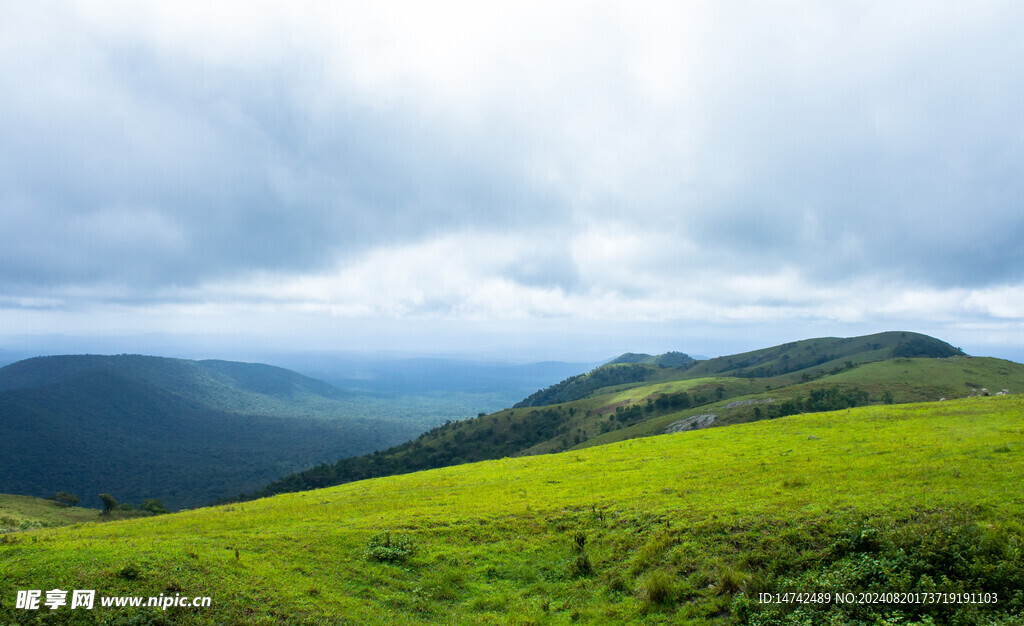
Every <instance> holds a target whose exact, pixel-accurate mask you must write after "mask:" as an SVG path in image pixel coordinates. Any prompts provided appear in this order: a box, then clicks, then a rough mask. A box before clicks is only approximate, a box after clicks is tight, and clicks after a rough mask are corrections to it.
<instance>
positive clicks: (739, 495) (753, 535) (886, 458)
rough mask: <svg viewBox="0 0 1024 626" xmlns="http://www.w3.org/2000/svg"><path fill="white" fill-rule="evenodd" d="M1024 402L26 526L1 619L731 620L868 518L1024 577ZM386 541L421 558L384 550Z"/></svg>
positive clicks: (947, 407)
mask: <svg viewBox="0 0 1024 626" xmlns="http://www.w3.org/2000/svg"><path fill="white" fill-rule="evenodd" d="M1022 411H1024V399H1022V398H1020V397H1014V396H1007V397H1000V398H976V399H970V400H961V401H955V402H944V403H928V404H908V405H897V406H873V407H863V408H858V409H851V410H848V411H839V412H833V413H819V414H805V415H797V416H792V417H787V418H781V419H778V420H772V421H767V422H758V423H755V424H744V425H738V426H732V427H728V428H717V429H708V430H703V431H697V432H689V433H680V434H674V435H665V436H660V437H650V438H645V439H637V440H631V441H624V442H621V443H616V444H611V445H607V446H601V447H596V448H589V449H586V450H579V451H570V452H566V453H563V454H556V455H546V456H537V457H519V458H510V459H502V460H497V461H488V462H483V463H477V464H471V465H462V466H456V467H449V468H443V469H438V470H432V471H425V472H419V473H415V474H408V475H402V476H393V477H388V478H381V479H374V480H367V481H361V482H356V483H350V484H346V485H342V486H338V487H333V488H328V489H323V490H318V491H312V492H304V493H294V494H285V495H280V496H276V497H273V498H268V499H264V500H258V501H253V502H247V503H244V504H236V505H230V506H222V507H214V508H206V509H197V510H193V511H186V512H182V513H177V514H173V515H165V516H160V517H155V518H146V519H133V520H127V521H124V522H112V523H108V524H102V525H98V524H84V525H76V526H72V527H65V528H55V529H41V530H34V531H30V532H24V533H16V534H8V535H5V537H6V542H5V543H3V544H2V545H0V568H2V571H0V604H2V606H0V621H3V622H8V621H18V620H22V621H26V620H29V621H30V620H32V619H37V618H38V619H43V620H44V621H45V618H47V617H48V615H47V613H49V609H45V608H44V609H42V610H41V611H37V612H26V611H21V610H17V609H14V608H12V606H13V603H14V599H15V596H16V593H17V590H20V589H41V590H48V589H53V588H59V589H96V590H97V592H98V593H99V594H100V595H142V596H157V595H159V594H161V593H163V594H164V595H175V594H181V595H187V596H211V597H212V598H213V606H212V607H210V608H203V609H187V610H186V609H171V610H169V611H167V612H166V613H163V612H161V611H159V610H154V609H120V610H117V611H115V610H113V609H100V608H97V609H94V610H93V611H91V612H87V611H83V610H80V609H79V610H77V611H75V612H73V611H70V610H69V609H67V608H66V607H65V608H62V609H59V610H58V611H56V613H57V614H59V619H60V620H64V621H66V620H68V619H71V618H76V619H78V620H83V622H82V623H89V620H96V621H103V620H113V619H119V618H124V619H126V620H127V619H134V618H138V619H143V618H145V619H154V620H159V619H162V618H166V619H169V620H173V622H174V623H180V622H186V623H188V622H194V623H211V624H212V623H218V624H219V623H239V622H243V623H266V624H277V623H325V624H326V623H332V624H333V623H372V624H396V623H460V624H461V623H465V624H475V623H501V624H504V623H514V624H521V623H570V622H573V621H577V622H579V621H582V622H586V623H639V622H643V623H662V622H664V623H688V621H689V620H693V622H692V623H718V622H722V623H724V622H727V621H728V620H730V619H736V618H738V617H739V616H741V615H746V613H743V611H750V610H751V609H750V605H749V602H748V600H749V598H750V596H751V595H752V594H754V593H755V591H756V590H757V589H765V588H768V589H779V588H782V587H779V585H783V586H784V582H780V581H784V580H786V577H787V576H792V575H793V574H792V573H793V572H799V571H803V569H805V568H808V569H812V570H813V569H814V568H815V567H825V565H822V563H825V562H826V561H827V562H828V563H832V561H829V559H833V560H834V561H835V559H841V558H848V557H844V556H843V554H845V552H843V551H842V550H839V549H838V548H836V547H835V546H836V545H839V544H837V543H836V542H837V541H839V540H840V539H841V538H842V537H846V536H848V535H849V529H850V528H851V525H855V524H860V525H864V524H867V525H868V527H870V528H878V529H882V530H881V531H879V532H882V534H883V535H884V536H885V537H897V538H898V537H901V536H903V535H900V534H899V531H898V529H899V528H912V529H917V528H920V529H923V530H921V532H920V533H919V534H920V535H921V536H922V537H924V536H930V534H934V533H929V532H928V529H929V528H931V526H928V524H934V523H946V522H944V521H942V520H948V519H954V520H959V519H962V518H963V516H966V519H967V521H966V522H964V523H962V524H960V525H958V526H957V525H955V524H954V526H955V528H956V529H960V530H961V531H963V529H964V528H968V529H971V528H978V529H981V530H980V531H979V532H982V533H987V534H985V537H988V536H990V535H991V536H993V537H996V536H998V539H999V541H1000V542H1002V543H999V544H998V545H1000V546H1004V547H1005V546H1009V547H1005V550H1006V554H1005V555H1003V553H999V555H1002V556H998V559H997V560H999V559H1002V560H1003V561H1006V563H1008V565H1007V567H1008V568H1010V569H1009V570H1008V571H1011V574H1007V575H1006V576H1015V575H1016V574H1013V573H1012V572H1014V571H1017V570H1016V569H1014V568H1017V569H1019V566H1020V565H1024V563H1021V558H1022V557H1021V552H1022V550H1021V545H1024V544H1022V537H1024V529H1022V527H1021V525H1020V522H1019V521H1014V520H1020V519H1021V517H1022V513H1024V492H1022V490H1021V488H1020V486H1021V484H1024V482H1022V479H1024V420H1022V417H1021V415H1022ZM946 512H950V513H949V514H948V515H947V513H946ZM958 515H959V516H960V517H957V516H958ZM929 516H932V517H929ZM935 516H939V517H937V518H936V517H935ZM926 518H927V519H926ZM935 519H939V520H940V521H939V522H935ZM922 520H925V521H922ZM929 520H930V521H929ZM922 524H923V525H922ZM858 527H859V526H858ZM886 529H889V530H886ZM894 529H896V530H894ZM385 531H387V532H390V533H393V534H394V535H395V536H396V537H397V536H407V537H408V538H410V539H411V541H412V544H413V545H414V546H415V552H414V553H413V554H411V555H410V556H409V557H408V558H407V559H406V560H404V561H399V562H393V563H392V562H377V561H373V560H370V559H368V558H367V557H366V555H365V549H366V546H367V542H368V541H369V540H370V539H371V537H373V536H374V535H375V534H377V533H380V532H385ZM963 532H966V531H963ZM886 533H888V534H886ZM577 536H582V537H583V543H584V544H585V547H584V548H583V549H582V550H580V549H579V548H578V545H579V543H578V540H577ZM863 536H864V533H861V534H860V535H856V537H863ZM916 536H917V535H915V537H916ZM887 540H888V539H887ZM858 541H859V540H858ZM892 541H896V539H892ZM993 541H994V540H993ZM1014 542H1016V543H1014ZM840 543H841V541H840ZM861 543H863V542H861ZM843 545H845V544H843ZM850 545H852V546H854V547H853V548H849V549H850V550H853V551H854V552H856V550H858V549H860V548H857V547H856V546H859V545H861V544H858V543H857V542H856V541H854V543H852V544H850ZM894 545H895V544H894ZM901 545H902V544H901ZM986 545H987V544H986ZM1014 546H1016V547H1014ZM901 549H902V548H901ZM1000 549H1002V548H1000ZM1012 550H1016V552H1012ZM860 554H861V553H859V552H857V553H856V554H854V555H853V556H854V557H858V558H859V556H858V555H860ZM865 554H867V553H866V552H865ZM1014 555H1016V556H1014ZM849 558H853V557H849ZM993 558H996V557H993ZM1014 559H1016V561H1015V560H1014ZM1003 561H999V562H1003ZM835 562H840V561H835ZM830 567H831V566H830ZM830 571H831V570H830ZM844 571H845V570H844ZM936 580H938V578H936ZM986 580H988V579H986ZM992 580H996V579H992ZM999 580H1002V579H999ZM951 584H952V583H951ZM772 585H775V587H772ZM833 591H835V592H838V591H846V590H844V589H835V590H833ZM849 591H853V590H852V589H849ZM974 591H979V592H983V591H990V590H987V589H976V590H974ZM1006 601H1008V600H1004V602H1006ZM744 602H748V604H744ZM1008 606H1010V605H1008V604H1004V605H1003V607H1008ZM954 608H956V607H954ZM936 610H940V609H936ZM941 610H947V609H941ZM949 610H952V609H949ZM942 615H944V614H942ZM942 615H939V617H940V619H941V618H942ZM55 619H56V618H55ZM54 623H57V622H54ZM61 623H63V622H61ZM156 623H159V622H156ZM1006 623H1010V622H1006Z"/></svg>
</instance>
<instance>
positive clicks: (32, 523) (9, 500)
mask: <svg viewBox="0 0 1024 626" xmlns="http://www.w3.org/2000/svg"><path fill="white" fill-rule="evenodd" d="M99 518H100V511H99V509H88V508H84V507H77V506H75V507H65V506H61V505H59V504H57V503H56V502H54V501H53V500H44V499H42V498H34V497H32V496H16V495H7V494H0V532H10V531H14V530H19V529H21V530H24V529H26V528H39V527H43V526H66V525H68V524H77V523H81V522H93V521H97V520H98V519H99Z"/></svg>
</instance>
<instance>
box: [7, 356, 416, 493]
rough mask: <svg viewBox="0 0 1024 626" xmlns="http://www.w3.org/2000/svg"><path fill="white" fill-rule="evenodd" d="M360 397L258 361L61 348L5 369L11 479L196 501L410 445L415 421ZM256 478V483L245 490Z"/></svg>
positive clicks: (34, 487)
mask: <svg viewBox="0 0 1024 626" xmlns="http://www.w3.org/2000/svg"><path fill="white" fill-rule="evenodd" d="M348 397H349V394H348V393H346V392H344V391H342V390H339V389H337V388H336V387H333V386H331V385H329V384H327V383H324V382H321V381H318V380H314V379H311V378H308V377H306V376H302V375H301V374H298V373H296V372H293V371H289V370H286V369H282V368H278V367H272V366H268V365H261V364H253V363H236V362H228V361H189V360H183V359H170V358H160V357H149V356H138V355H119V356H98V355H81V356H55V357H39V358H32V359H27V360H24V361H20V362H17V363H14V364H11V365H8V366H6V367H3V368H0V427H2V429H3V433H4V435H3V437H2V438H0V459H2V461H0V485H2V489H3V491H6V492H10V493H20V494H26V495H35V496H42V497H48V496H51V495H53V494H54V493H56V492H58V491H67V492H70V493H74V494H76V495H78V496H79V497H81V498H82V499H83V504H91V505H94V506H95V505H97V504H98V501H93V499H95V498H96V497H97V494H99V493H110V494H112V495H114V496H115V497H116V498H117V499H118V500H120V501H121V502H133V503H137V502H139V501H141V500H143V499H145V498H158V499H160V500H161V501H162V502H163V503H164V505H165V506H167V507H169V508H180V507H188V506H196V505H200V504H204V503H209V502H212V501H214V500H216V499H218V498H221V497H224V496H227V495H233V494H237V493H238V491H239V490H240V489H243V490H244V489H245V488H249V489H251V488H255V487H258V486H260V485H264V484H266V483H267V482H269V481H271V480H274V479H275V478H278V477H280V476H283V475H286V474H288V473H290V472H295V471H298V470H301V469H303V468H305V467H310V466H313V465H316V464H317V463H323V462H325V461H327V460H333V459H337V458H338V457H345V456H352V455H356V454H363V453H366V452H369V451H372V450H376V449H383V448H387V447H388V446H391V445H394V444H397V443H399V442H402V441H406V440H408V439H409V438H411V437H414V436H416V435H417V434H418V433H420V432H422V431H423V429H424V428H425V427H426V426H425V425H424V424H423V423H422V422H420V421H419V420H415V419H402V418H400V417H394V418H378V419H373V420H369V419H360V418H355V417H352V416H351V415H350V414H349V413H348V406H349V405H348V404H346V400H347V398H348ZM243 485H247V486H248V487H243Z"/></svg>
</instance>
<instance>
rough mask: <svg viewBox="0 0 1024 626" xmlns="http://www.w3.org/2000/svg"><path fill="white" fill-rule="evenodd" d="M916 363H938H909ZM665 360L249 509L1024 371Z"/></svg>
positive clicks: (982, 365)
mask: <svg viewBox="0 0 1024 626" xmlns="http://www.w3.org/2000/svg"><path fill="white" fill-rule="evenodd" d="M678 354H679V353H669V355H670V358H674V357H671V355H678ZM911 354H925V355H930V356H922V357H918V358H913V359H911V358H909V357H908V356H905V355H911ZM897 355H904V356H897ZM663 356H664V355H663ZM658 358H659V357H650V356H649V355H637V354H627V355H623V357H620V358H619V359H616V360H615V361H625V362H615V361H613V362H611V363H609V364H606V365H604V366H601V367H598V368H596V369H594V370H593V371H591V372H588V373H586V374H581V375H578V376H573V377H570V378H568V379H566V380H563V381H562V382H560V383H558V384H556V385H553V386H551V387H548V388H547V389H543V390H540V391H538V392H537V393H535V394H533V395H531V396H530V397H528V398H526V399H525V400H524V401H523V402H520V403H519V404H516V405H515V406H514V407H513V408H511V409H505V410H502V411H498V412H495V413H492V414H490V415H482V416H478V417H476V418H473V419H468V420H462V421H457V422H451V423H448V424H445V425H443V426H439V427H436V428H434V429H432V430H430V431H428V432H426V433H423V434H422V435H420V436H419V437H418V438H417V439H415V440H414V441H409V442H406V443H403V444H400V445H397V446H395V447H393V448H390V449H387V450H384V451H381V452H378V453H374V454H372V455H364V456H362V457H351V458H345V459H340V460H338V461H336V462H334V463H326V464H323V465H320V466H317V467H313V468H310V469H307V470H304V471H302V472H299V473H297V474H294V475H291V476H286V477H284V478H282V479H280V480H278V481H276V482H274V483H271V484H270V485H267V486H266V487H264V488H263V489H260V490H258V491H256V492H254V493H251V494H249V495H248V496H247V495H245V494H243V495H242V499H246V498H250V497H254V496H268V495H272V494H275V493H282V492H286V491H300V490H303V489H315V488H320V487H326V486H329V485H336V484H341V483H344V482H349V481H353V480H362V479H365V478H373V477H379V476H388V475H393V474H401V473H406V472H413V471H419V470H424V469H431V468H437V467H445V466H448V465H457V464H459V463H468V462H475V461H483V460H487V459H500V458H503V457H506V456H518V455H524V454H541V453H550V452H560V451H563V450H568V449H572V448H577V447H586V446H591V445H598V444H602V443H609V442H613V441H619V440H622V439H627V438H633V437H642V436H650V435H656V434H661V433H664V432H665V431H666V429H668V428H669V427H670V426H672V425H673V424H676V425H677V427H683V425H679V423H680V422H684V421H685V420H688V419H696V418H697V416H701V415H712V416H713V418H711V419H710V422H709V423H710V425H711V426H722V425H728V424H733V423H739V422H747V421H754V420H760V419H769V418H776V417H780V416H783V415H791V414H795V413H801V412H807V411H823V410H829V409H839V408H848V407H853V406H858V405H865V404H884V403H889V402H922V401H929V400H938V399H939V398H942V397H945V398H949V399H952V398H962V397H966V396H967V395H969V394H970V392H971V389H972V388H977V389H980V388H982V387H988V388H989V389H990V390H991V391H992V392H993V393H994V392H997V390H1001V389H1004V388H1008V389H1012V390H1015V391H1020V390H1022V389H1024V365H1021V364H1019V363H1013V362H1010V361H1001V360H998V359H988V358H974V357H967V356H965V355H963V354H962V352H961V351H960V350H958V349H957V348H954V347H952V346H950V345H949V344H947V343H945V342H942V341H940V340H938V339H934V338H931V337H926V336H925V335H919V334H916V333H908V332H889V333H880V334H877V335H869V336H865V337H854V338H847V339H837V338H823V339H810V340H805V341H799V342H794V343H790V344H783V345H780V346H775V347H772V348H766V349H763V350H757V351H753V352H748V353H744V354H739V355H734V356H727V357H719V358H716V359H710V360H708V361H700V362H691V363H685V364H684V365H682V366H679V367H669V366H666V365H665V364H664V362H662V363H658V364H656V363H657V361H658ZM762 374H763V375H762ZM707 422H708V419H707V418H704V419H703V422H702V423H707Z"/></svg>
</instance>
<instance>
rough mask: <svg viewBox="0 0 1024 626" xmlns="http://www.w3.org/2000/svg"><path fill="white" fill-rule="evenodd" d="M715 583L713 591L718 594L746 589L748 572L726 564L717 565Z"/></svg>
mask: <svg viewBox="0 0 1024 626" xmlns="http://www.w3.org/2000/svg"><path fill="white" fill-rule="evenodd" d="M716 578H717V579H718V580H717V581H716V583H715V593H717V594H718V595H720V596H724V595H732V594H735V593H737V592H740V591H746V590H747V586H748V585H749V583H750V574H747V573H744V572H741V571H739V570H736V569H734V568H732V567H729V566H728V565H721V566H719V567H718V572H717V576H716Z"/></svg>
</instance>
